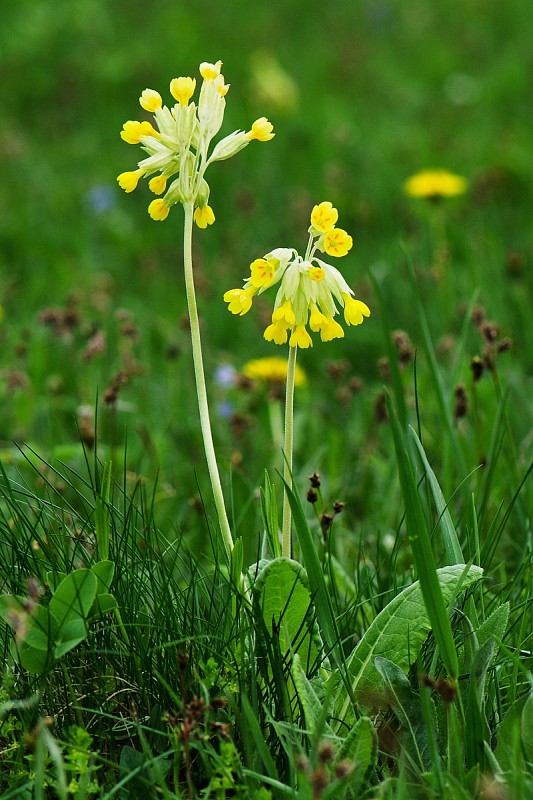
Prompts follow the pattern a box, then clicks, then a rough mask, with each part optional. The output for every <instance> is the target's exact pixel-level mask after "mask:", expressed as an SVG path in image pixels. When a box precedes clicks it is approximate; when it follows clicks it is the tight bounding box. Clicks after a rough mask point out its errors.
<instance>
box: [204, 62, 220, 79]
mask: <svg viewBox="0 0 533 800" xmlns="http://www.w3.org/2000/svg"><path fill="white" fill-rule="evenodd" d="M221 67H222V61H217V63H216V64H210V63H209V62H208V61H202V63H201V64H200V75H201V76H202V78H203V79H204V81H214V80H215V78H218V76H219V75H220V69H221Z"/></svg>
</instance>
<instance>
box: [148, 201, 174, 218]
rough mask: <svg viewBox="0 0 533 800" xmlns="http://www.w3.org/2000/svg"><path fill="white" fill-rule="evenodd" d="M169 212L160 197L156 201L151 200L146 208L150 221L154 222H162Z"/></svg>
mask: <svg viewBox="0 0 533 800" xmlns="http://www.w3.org/2000/svg"><path fill="white" fill-rule="evenodd" d="M169 211H170V209H169V207H168V206H167V204H166V203H165V201H164V200H163V199H162V198H160V197H158V198H157V200H152V202H151V203H150V205H149V206H148V213H149V214H150V216H151V217H152V219H154V220H156V221H157V222H162V221H163V220H164V219H166V218H167V217H168V213H169Z"/></svg>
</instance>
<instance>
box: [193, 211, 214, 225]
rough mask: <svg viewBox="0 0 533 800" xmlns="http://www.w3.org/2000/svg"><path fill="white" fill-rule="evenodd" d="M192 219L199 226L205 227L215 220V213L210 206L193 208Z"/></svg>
mask: <svg viewBox="0 0 533 800" xmlns="http://www.w3.org/2000/svg"><path fill="white" fill-rule="evenodd" d="M194 221H195V222H196V224H197V225H198V227H199V228H207V226H208V225H212V224H213V222H214V221H215V214H214V212H213V209H212V208H211V206H204V207H203V208H195V210H194Z"/></svg>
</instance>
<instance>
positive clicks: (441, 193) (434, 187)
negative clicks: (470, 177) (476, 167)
mask: <svg viewBox="0 0 533 800" xmlns="http://www.w3.org/2000/svg"><path fill="white" fill-rule="evenodd" d="M403 188H404V191H405V193H406V194H408V195H409V196H410V197H425V198H427V199H429V200H439V199H441V198H442V197H456V196H457V195H461V194H464V193H465V192H466V191H467V190H468V181H467V179H466V178H463V176H462V175H454V174H453V173H451V172H447V171H446V170H444V169H429V170H422V171H421V172H417V173H416V174H415V175H411V177H410V178H408V179H407V180H406V181H405V183H404V185H403Z"/></svg>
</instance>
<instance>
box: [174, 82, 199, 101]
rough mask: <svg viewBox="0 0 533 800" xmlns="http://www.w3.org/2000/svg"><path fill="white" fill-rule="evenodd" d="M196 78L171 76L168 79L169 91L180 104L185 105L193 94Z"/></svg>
mask: <svg viewBox="0 0 533 800" xmlns="http://www.w3.org/2000/svg"><path fill="white" fill-rule="evenodd" d="M195 88H196V78H173V79H172V80H171V81H170V93H171V95H172V97H173V98H174V100H177V101H178V103H179V104H180V106H186V105H188V103H189V100H190V99H191V97H192V96H193V94H194V90H195Z"/></svg>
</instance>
